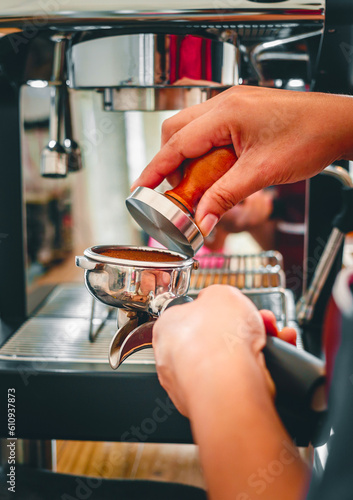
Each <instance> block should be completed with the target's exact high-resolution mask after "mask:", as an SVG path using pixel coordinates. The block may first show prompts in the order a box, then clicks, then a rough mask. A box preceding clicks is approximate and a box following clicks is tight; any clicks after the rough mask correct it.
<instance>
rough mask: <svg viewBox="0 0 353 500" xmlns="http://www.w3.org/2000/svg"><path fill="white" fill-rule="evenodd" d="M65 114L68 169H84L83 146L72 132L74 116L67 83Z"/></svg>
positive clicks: (64, 99) (65, 144)
mask: <svg viewBox="0 0 353 500" xmlns="http://www.w3.org/2000/svg"><path fill="white" fill-rule="evenodd" d="M63 93H64V95H63V101H64V104H63V114H64V120H63V122H64V140H63V145H64V148H65V151H66V153H67V154H68V171H69V172H79V171H80V170H82V155H81V148H80V146H79V144H78V143H77V141H75V140H74V139H73V134H72V117H71V108H70V98H69V92H68V89H67V87H66V84H65V85H64V86H63Z"/></svg>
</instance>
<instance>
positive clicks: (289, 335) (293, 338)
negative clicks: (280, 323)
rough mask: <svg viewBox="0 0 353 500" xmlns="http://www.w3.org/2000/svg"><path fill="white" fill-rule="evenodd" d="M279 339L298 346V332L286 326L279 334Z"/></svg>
mask: <svg viewBox="0 0 353 500" xmlns="http://www.w3.org/2000/svg"><path fill="white" fill-rule="evenodd" d="M278 337H279V338H280V339H281V340H284V341H285V342H288V344H292V345H294V346H296V345H297V332H296V331H295V329H294V328H289V327H288V326H285V327H284V328H283V330H282V331H281V332H279V333H278Z"/></svg>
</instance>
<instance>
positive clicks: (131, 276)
mask: <svg viewBox="0 0 353 500" xmlns="http://www.w3.org/2000/svg"><path fill="white" fill-rule="evenodd" d="M112 248H113V249H115V250H125V249H131V248H134V249H137V250H141V251H146V252H151V251H153V252H156V251H157V252H158V253H161V254H163V253H165V251H163V250H159V249H152V248H149V247H123V246H120V247H118V246H100V247H91V248H88V249H86V250H85V252H84V255H85V256H84V257H76V265H77V266H79V267H82V268H83V269H85V283H86V286H87V289H88V290H89V292H90V293H91V294H92V295H93V296H94V297H95V298H97V299H98V300H100V301H101V302H103V303H104V304H107V305H109V306H113V307H118V308H122V309H126V310H131V311H139V312H141V313H143V312H145V313H149V314H153V315H158V314H159V312H160V310H161V308H162V307H163V305H164V303H165V302H166V301H168V300H169V299H171V298H173V297H178V296H180V295H184V294H185V293H186V292H187V290H188V287H189V282H190V274H191V270H192V268H193V267H194V265H195V261H194V260H193V259H188V258H186V257H185V256H183V255H180V254H177V253H176V252H172V253H173V254H174V255H176V256H179V257H182V260H179V261H175V262H144V261H143V262H141V261H136V260H124V259H115V258H112V257H107V256H105V255H101V254H100V253H99V252H102V251H104V250H107V249H112ZM169 253H170V252H169Z"/></svg>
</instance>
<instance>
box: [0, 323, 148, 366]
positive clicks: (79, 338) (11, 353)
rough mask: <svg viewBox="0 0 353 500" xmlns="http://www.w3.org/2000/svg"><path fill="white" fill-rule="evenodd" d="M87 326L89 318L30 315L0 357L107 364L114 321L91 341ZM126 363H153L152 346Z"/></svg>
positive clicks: (0, 351)
mask: <svg viewBox="0 0 353 500" xmlns="http://www.w3.org/2000/svg"><path fill="white" fill-rule="evenodd" d="M88 328H89V321H87V320H83V319H78V318H41V317H34V318H31V319H30V320H28V321H27V322H26V323H24V324H23V325H22V327H21V328H20V329H19V330H18V331H17V332H16V333H15V334H14V335H13V336H12V337H11V338H10V340H8V341H7V342H6V344H5V345H4V346H3V347H2V348H1V349H0V359H6V360H9V359H13V360H16V361H20V360H25V361H41V362H58V361H59V362H70V363H99V364H101V363H103V364H108V351H109V345H110V341H111V339H112V337H113V335H114V333H115V331H116V322H115V321H111V320H110V321H107V323H106V324H105V326H104V327H103V328H102V330H101V332H100V333H99V335H98V338H97V340H96V341H95V342H93V343H92V342H90V341H89V340H88V335H87V332H88ZM125 363H139V364H154V357H153V350H152V349H148V350H147V349H146V350H144V351H140V352H138V353H136V354H135V355H134V356H131V357H130V358H129V359H127V360H126V362H125Z"/></svg>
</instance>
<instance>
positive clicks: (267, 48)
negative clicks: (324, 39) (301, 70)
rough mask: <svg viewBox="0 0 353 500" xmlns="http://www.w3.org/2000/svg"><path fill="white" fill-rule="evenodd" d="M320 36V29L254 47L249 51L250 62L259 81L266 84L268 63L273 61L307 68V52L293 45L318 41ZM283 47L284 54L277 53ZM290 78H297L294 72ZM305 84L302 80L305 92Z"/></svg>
mask: <svg viewBox="0 0 353 500" xmlns="http://www.w3.org/2000/svg"><path fill="white" fill-rule="evenodd" d="M321 36H322V29H319V30H314V31H312V32H306V33H300V34H296V35H292V36H289V37H288V38H283V39H277V40H270V41H265V42H263V43H260V44H258V45H256V47H255V48H253V49H251V50H250V59H251V61H252V65H253V68H254V69H255V71H256V73H257V74H258V76H259V81H260V82H262V83H263V84H266V81H267V80H268V76H266V71H268V70H267V67H268V64H269V63H270V62H272V63H274V62H275V61H279V63H280V64H283V61H286V64H289V65H290V64H291V63H292V62H293V63H294V64H296V65H298V62H302V63H303V64H304V65H306V66H307V65H308V64H309V63H310V58H309V54H308V53H307V52H301V51H300V50H299V49H298V47H296V46H295V44H298V43H299V44H300V42H302V41H307V40H308V39H310V38H312V37H318V40H320V37H321ZM288 46H289V47H291V50H292V52H289V47H288ZM284 47H286V48H287V51H286V52H278V50H279V49H281V48H282V49H283V48H284ZM276 49H277V50H276ZM263 63H265V64H263ZM289 74H290V71H289ZM291 76H292V78H291V79H295V78H296V76H297V77H298V75H296V73H295V72H292V75H291ZM289 82H290V80H289ZM305 83H307V82H306V81H305V80H303V85H304V88H303V90H305Z"/></svg>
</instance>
